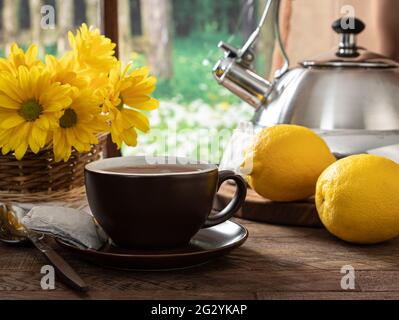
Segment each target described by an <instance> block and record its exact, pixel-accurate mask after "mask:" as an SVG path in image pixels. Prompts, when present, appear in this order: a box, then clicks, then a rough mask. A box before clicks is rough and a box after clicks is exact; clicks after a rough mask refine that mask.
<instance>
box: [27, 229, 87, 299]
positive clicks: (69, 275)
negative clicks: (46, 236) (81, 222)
mask: <svg viewBox="0 0 399 320" xmlns="http://www.w3.org/2000/svg"><path fill="white" fill-rule="evenodd" d="M27 237H28V238H29V240H30V241H32V243H33V244H34V245H35V247H36V248H37V249H39V251H40V252H42V253H43V254H44V255H45V256H46V258H47V259H48V260H49V261H50V262H51V263H52V265H53V266H54V268H55V270H56V271H57V273H58V275H59V276H60V277H61V278H62V280H63V282H64V283H65V284H66V285H68V286H69V287H71V288H73V289H76V290H79V291H83V292H84V291H87V289H88V287H87V284H86V283H85V282H84V281H83V280H82V278H81V277H80V276H79V275H78V274H77V273H76V271H75V270H73V269H72V267H71V266H70V265H69V264H68V262H66V261H65V260H64V258H62V257H61V256H60V255H59V254H58V253H57V252H55V251H54V249H53V248H51V247H50V246H49V245H48V244H47V243H45V242H44V240H43V238H40V237H39V236H38V235H37V234H35V233H33V232H30V231H28V232H27Z"/></svg>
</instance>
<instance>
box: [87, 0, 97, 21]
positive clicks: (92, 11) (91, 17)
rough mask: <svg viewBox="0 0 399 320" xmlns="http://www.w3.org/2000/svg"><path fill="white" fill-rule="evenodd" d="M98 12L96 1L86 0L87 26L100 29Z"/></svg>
mask: <svg viewBox="0 0 399 320" xmlns="http://www.w3.org/2000/svg"><path fill="white" fill-rule="evenodd" d="M98 10H99V8H98V0H86V18H87V25H88V26H93V27H96V28H99V27H100V23H99V22H100V21H99V11H98Z"/></svg>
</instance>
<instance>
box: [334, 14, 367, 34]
mask: <svg viewBox="0 0 399 320" xmlns="http://www.w3.org/2000/svg"><path fill="white" fill-rule="evenodd" d="M332 28H333V30H334V31H335V32H336V33H340V34H359V33H361V32H362V31H363V30H364V29H365V28H366V25H365V24H364V23H363V21H362V20H360V19H357V18H354V17H342V18H340V19H338V20H336V21H334V23H333V24H332Z"/></svg>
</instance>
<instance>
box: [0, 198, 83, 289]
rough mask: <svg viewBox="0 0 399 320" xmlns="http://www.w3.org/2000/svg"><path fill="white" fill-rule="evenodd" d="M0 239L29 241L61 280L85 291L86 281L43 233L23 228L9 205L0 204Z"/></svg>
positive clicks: (17, 243) (11, 241)
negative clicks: (47, 240)
mask: <svg viewBox="0 0 399 320" xmlns="http://www.w3.org/2000/svg"><path fill="white" fill-rule="evenodd" d="M0 241H1V242H3V243H6V244H11V245H19V244H26V243H28V242H31V243H33V244H34V245H35V247H36V248H37V249H38V250H39V251H40V252H41V253H43V255H44V256H45V257H46V258H47V259H48V260H49V261H50V262H51V263H52V265H53V266H54V268H55V270H56V272H57V273H58V275H59V276H60V278H61V279H62V280H63V282H64V283H65V284H66V285H68V286H69V287H71V288H73V289H77V290H79V291H87V289H88V287H87V285H86V283H85V282H84V281H83V280H82V279H81V278H80V276H79V275H78V274H77V273H76V272H75V271H74V270H73V269H72V267H71V266H70V265H69V264H68V263H67V262H66V261H65V260H64V259H63V258H62V257H61V256H60V255H59V254H58V253H56V252H55V251H54V249H53V248H51V247H50V246H49V245H48V244H47V243H46V242H45V241H44V235H43V234H38V233H36V232H33V231H31V230H28V229H27V228H25V227H24V226H23V225H22V224H20V223H19V219H18V217H17V216H16V213H15V212H14V210H13V209H12V206H10V205H3V206H0Z"/></svg>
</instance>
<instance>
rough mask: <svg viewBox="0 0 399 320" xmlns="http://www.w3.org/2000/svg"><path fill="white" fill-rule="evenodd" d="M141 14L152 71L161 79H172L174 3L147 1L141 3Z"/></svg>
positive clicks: (162, 0)
mask: <svg viewBox="0 0 399 320" xmlns="http://www.w3.org/2000/svg"><path fill="white" fill-rule="evenodd" d="M141 12H142V18H143V20H142V21H143V32H144V35H145V37H146V41H147V43H148V48H147V58H148V61H149V64H150V66H151V71H152V73H153V74H155V75H157V76H159V77H160V78H163V79H170V78H171V77H172V74H173V69H172V67H173V65H172V32H171V31H172V28H171V14H172V3H171V1H170V0H145V1H142V2H141Z"/></svg>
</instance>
